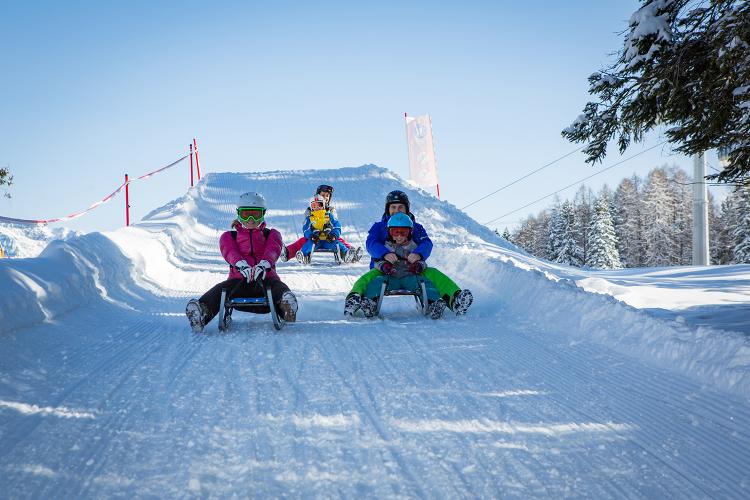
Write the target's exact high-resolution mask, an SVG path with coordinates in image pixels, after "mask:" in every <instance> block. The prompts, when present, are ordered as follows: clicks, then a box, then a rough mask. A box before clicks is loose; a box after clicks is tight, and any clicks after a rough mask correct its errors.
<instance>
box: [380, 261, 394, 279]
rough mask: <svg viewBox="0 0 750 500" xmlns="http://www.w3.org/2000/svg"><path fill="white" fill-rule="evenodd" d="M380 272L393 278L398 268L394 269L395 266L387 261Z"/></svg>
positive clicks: (381, 266)
mask: <svg viewBox="0 0 750 500" xmlns="http://www.w3.org/2000/svg"><path fill="white" fill-rule="evenodd" d="M380 272H381V273H383V274H386V275H388V276H391V275H392V274H395V272H396V268H395V267H393V264H391V263H390V262H388V261H385V262H383V263H382V264H381V265H380Z"/></svg>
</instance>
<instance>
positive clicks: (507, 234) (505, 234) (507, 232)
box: [495, 226, 513, 243]
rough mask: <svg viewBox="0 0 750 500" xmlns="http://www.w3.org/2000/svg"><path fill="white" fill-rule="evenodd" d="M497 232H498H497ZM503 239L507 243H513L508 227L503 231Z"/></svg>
mask: <svg viewBox="0 0 750 500" xmlns="http://www.w3.org/2000/svg"><path fill="white" fill-rule="evenodd" d="M495 231H497V230H495ZM503 239H504V240H505V241H509V242H511V243H512V242H513V240H511V238H510V231H508V228H507V226H506V228H505V230H504V231H503Z"/></svg>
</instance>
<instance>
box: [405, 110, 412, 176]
mask: <svg viewBox="0 0 750 500" xmlns="http://www.w3.org/2000/svg"><path fill="white" fill-rule="evenodd" d="M408 116H409V115H407V114H406V113H404V133H405V134H406V169H407V170H408V172H409V179H411V151H410V150H409V123H408V122H407V121H406V118H407V117H408Z"/></svg>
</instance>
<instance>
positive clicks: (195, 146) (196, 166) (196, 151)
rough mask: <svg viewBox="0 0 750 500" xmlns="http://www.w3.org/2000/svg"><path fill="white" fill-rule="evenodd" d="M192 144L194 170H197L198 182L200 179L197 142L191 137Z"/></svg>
mask: <svg viewBox="0 0 750 500" xmlns="http://www.w3.org/2000/svg"><path fill="white" fill-rule="evenodd" d="M193 146H194V149H195V170H196V171H197V172H198V182H200V180H201V163H200V161H199V160H198V143H197V142H196V140H195V139H193Z"/></svg>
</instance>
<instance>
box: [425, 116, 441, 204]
mask: <svg viewBox="0 0 750 500" xmlns="http://www.w3.org/2000/svg"><path fill="white" fill-rule="evenodd" d="M427 116H428V117H429V118H430V139H431V140H432V157H433V158H435V180H436V181H437V177H438V172H437V151H435V136H434V135H433V133H432V117H431V116H430V115H427ZM435 190H436V191H437V199H438V200H439V199H440V182H437V183H436V184H435Z"/></svg>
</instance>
